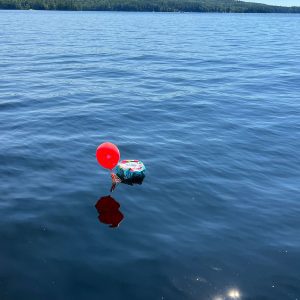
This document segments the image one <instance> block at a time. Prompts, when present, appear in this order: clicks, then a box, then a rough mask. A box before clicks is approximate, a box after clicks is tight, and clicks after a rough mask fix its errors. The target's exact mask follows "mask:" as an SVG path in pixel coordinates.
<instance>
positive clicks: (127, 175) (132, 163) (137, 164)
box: [116, 159, 146, 184]
mask: <svg viewBox="0 0 300 300" xmlns="http://www.w3.org/2000/svg"><path fill="white" fill-rule="evenodd" d="M145 172H146V168H145V166H144V164H143V163H142V162H141V161H140V160H130V159H125V160H122V161H121V162H120V163H119V164H118V165H117V168H116V175H117V176H118V178H120V179H121V181H122V182H124V183H127V184H133V183H140V184H141V183H142V182H143V180H144V178H145Z"/></svg>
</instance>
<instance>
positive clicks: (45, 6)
mask: <svg viewBox="0 0 300 300" xmlns="http://www.w3.org/2000/svg"><path fill="white" fill-rule="evenodd" d="M0 9H37V10H101V11H105V10H106V11H151V12H152V11H154V12H222V13H223V12H224V13H300V7H283V6H274V5H266V4H260V3H251V2H244V1H237V0H0Z"/></svg>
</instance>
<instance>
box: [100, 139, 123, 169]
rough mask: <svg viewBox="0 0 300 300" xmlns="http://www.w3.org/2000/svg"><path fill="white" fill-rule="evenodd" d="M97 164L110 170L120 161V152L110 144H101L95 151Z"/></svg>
mask: <svg viewBox="0 0 300 300" xmlns="http://www.w3.org/2000/svg"><path fill="white" fill-rule="evenodd" d="M96 157H97V160H98V163H99V164H100V165H101V166H102V167H103V168H106V169H110V170H112V169H113V168H114V167H115V166H116V165H117V163H118V162H119V160H120V151H119V149H118V147H117V146H116V145H114V144H112V143H108V142H107V143H103V144H101V145H100V146H99V147H98V148H97V150H96Z"/></svg>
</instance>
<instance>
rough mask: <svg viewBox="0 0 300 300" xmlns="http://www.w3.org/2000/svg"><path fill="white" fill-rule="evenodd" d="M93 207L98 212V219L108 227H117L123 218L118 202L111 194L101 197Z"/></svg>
mask: <svg viewBox="0 0 300 300" xmlns="http://www.w3.org/2000/svg"><path fill="white" fill-rule="evenodd" d="M95 207H96V209H97V211H98V213H99V216H98V219H99V221H100V222H101V223H104V224H109V225H110V227H118V226H119V224H120V222H121V221H122V220H123V218H124V216H123V214H122V213H121V212H120V210H119V208H120V204H119V203H118V202H117V201H116V200H115V199H114V198H113V197H111V196H104V197H101V198H100V199H99V200H98V202H97V203H96V205H95Z"/></svg>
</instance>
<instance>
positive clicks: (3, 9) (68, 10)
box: [0, 7, 300, 15]
mask: <svg viewBox="0 0 300 300" xmlns="http://www.w3.org/2000/svg"><path fill="white" fill-rule="evenodd" d="M297 8H298V7H297ZM0 11H54V12H55V11H57V12H58V11H62V12H128V13H132V12H137V13H173V14H192V13H193V14H197V13H198V14H212V13H213V14H293V15H294V14H300V8H299V11H287V12H260V11H257V12H220V11H150V10H105V9H103V10H100V9H98V10H94V9H93V10H92V9H84V10H77V9H76V10H71V9H18V8H1V7H0Z"/></svg>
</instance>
